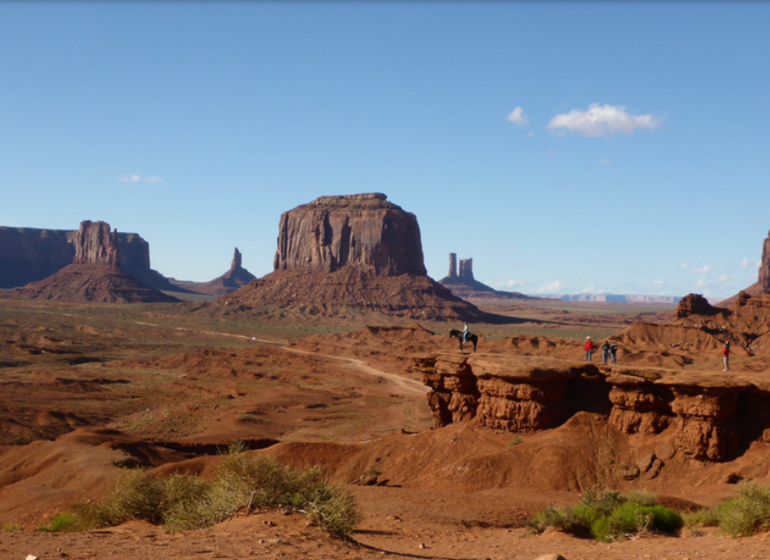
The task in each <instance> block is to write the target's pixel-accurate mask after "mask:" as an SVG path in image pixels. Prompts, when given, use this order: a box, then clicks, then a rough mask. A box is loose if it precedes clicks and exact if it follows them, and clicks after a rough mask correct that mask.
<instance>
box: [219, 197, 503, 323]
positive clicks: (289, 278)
mask: <svg viewBox="0 0 770 560" xmlns="http://www.w3.org/2000/svg"><path fill="white" fill-rule="evenodd" d="M274 265H275V270H274V271H273V272H272V273H271V274H268V275H267V276H265V277H263V278H259V279H257V280H255V281H254V282H252V283H251V284H249V285H247V286H244V287H243V288H241V289H239V290H237V291H235V292H233V293H232V294H228V295H226V296H223V297H221V298H219V299H218V300H217V301H216V304H217V305H225V306H229V310H228V311H227V312H228V313H229V312H234V311H245V312H251V313H259V314H260V315H263V316H271V315H275V316H280V317H286V316H287V315H292V316H296V317H298V318H301V319H302V320H303V321H304V320H308V319H311V320H312V318H314V317H315V318H320V317H324V318H328V317H331V316H334V317H338V318H346V319H348V320H354V321H360V320H366V321H368V320H370V319H371V320H374V318H375V316H379V315H386V316H389V317H402V318H406V319H416V320H452V321H458V322H460V321H467V322H471V323H482V322H485V323H494V322H510V321H512V319H510V318H507V317H500V316H496V315H492V314H489V313H484V312H482V311H481V310H479V309H478V308H477V307H476V306H474V305H472V304H470V303H468V302H466V301H463V300H462V299H460V298H458V297H456V296H455V295H453V294H452V292H450V291H449V290H448V289H447V288H444V287H443V286H441V285H440V284H438V283H437V282H435V281H434V280H432V279H431V278H429V277H428V276H427V275H426V273H425V264H424V262H423V256H422V245H421V242H420V229H419V226H418V224H417V219H416V218H415V216H414V214H411V213H409V212H405V211H404V210H402V209H401V208H400V207H399V206H396V205H395V204H392V203H391V202H388V200H387V198H386V196H385V195H384V194H361V195H349V196H323V197H321V198H319V199H317V200H315V201H313V202H311V203H310V204H305V205H303V206H299V207H297V208H295V209H294V210H291V211H289V212H285V213H284V214H283V215H282V216H281V222H280V226H279V235H278V249H277V251H276V254H275V261H274ZM231 310H232V311H231Z"/></svg>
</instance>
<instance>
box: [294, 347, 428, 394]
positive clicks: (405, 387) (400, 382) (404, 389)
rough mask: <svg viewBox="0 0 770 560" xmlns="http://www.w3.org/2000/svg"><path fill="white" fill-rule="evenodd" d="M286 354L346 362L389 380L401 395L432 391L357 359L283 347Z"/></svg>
mask: <svg viewBox="0 0 770 560" xmlns="http://www.w3.org/2000/svg"><path fill="white" fill-rule="evenodd" d="M281 348H282V349H283V350H285V351H286V352H294V353H295V354H305V355H307V356H315V357H318V358H326V359H329V360H337V361H339V362H344V363H345V364H346V365H347V366H348V367H350V368H352V369H355V370H358V371H360V372H362V373H367V374H369V375H375V376H378V377H383V378H385V379H387V380H388V381H390V382H392V383H393V384H395V385H396V386H397V387H398V388H399V389H401V393H402V394H404V395H425V394H426V393H427V392H428V391H430V389H429V388H428V387H426V386H425V385H423V384H422V383H420V382H418V381H413V380H412V379H407V378H405V377H401V376H400V375H396V374H393V373H387V372H384V371H381V370H378V369H375V368H373V367H371V366H368V365H366V364H365V363H364V362H363V361H361V360H358V359H356V358H343V357H341V356H333V355H331V354H322V353H321V352H311V351H309V350H300V349H299V348H287V347H281Z"/></svg>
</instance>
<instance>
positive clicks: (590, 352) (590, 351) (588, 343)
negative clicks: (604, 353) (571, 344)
mask: <svg viewBox="0 0 770 560" xmlns="http://www.w3.org/2000/svg"><path fill="white" fill-rule="evenodd" d="M583 349H584V350H585V351H586V362H590V361H591V356H592V355H593V351H594V342H593V340H591V337H590V336H587V337H586V343H585V344H584V345H583Z"/></svg>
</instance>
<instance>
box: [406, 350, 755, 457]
mask: <svg viewBox="0 0 770 560" xmlns="http://www.w3.org/2000/svg"><path fill="white" fill-rule="evenodd" d="M415 365H416V367H417V369H418V370H419V371H420V372H422V375H423V382H424V383H425V384H426V385H427V386H428V387H430V388H431V389H432V390H431V392H430V393H428V395H427V398H428V404H429V406H430V408H431V410H432V411H433V416H434V423H435V426H436V427H441V426H446V425H448V424H450V423H452V422H476V423H478V424H480V425H482V426H485V427H487V428H491V429H495V430H506V431H510V432H516V433H521V432H532V431H537V430H543V429H547V428H553V427H556V426H559V425H561V424H563V423H564V422H566V421H567V420H569V418H571V417H572V416H573V415H575V414H577V413H578V412H582V411H585V412H593V413H598V414H602V415H605V416H606V417H607V418H608V422H609V425H610V426H611V427H613V428H615V429H617V430H618V431H619V432H623V433H625V434H647V435H656V434H664V433H665V434H666V435H668V436H672V437H673V441H674V442H675V445H676V447H677V449H678V451H680V452H682V453H684V454H685V455H687V456H690V457H692V458H693V459H697V460H702V461H725V460H729V459H731V458H733V457H735V456H737V455H738V454H740V453H742V452H743V451H745V450H746V449H747V448H748V447H749V445H750V444H751V443H752V442H753V441H757V440H762V441H770V380H767V379H765V378H762V377H761V376H760V375H756V376H753V377H752V376H749V375H732V374H728V373H716V372H686V373H684V372H681V371H673V370H664V369H657V368H633V367H622V366H609V367H608V366H597V365H596V364H591V363H583V362H569V361H563V360H558V359H548V358H542V357H522V356H516V357H509V356H492V355H487V356H480V355H463V354H431V355H427V356H420V357H417V358H415Z"/></svg>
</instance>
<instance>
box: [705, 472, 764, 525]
mask: <svg viewBox="0 0 770 560" xmlns="http://www.w3.org/2000/svg"><path fill="white" fill-rule="evenodd" d="M737 492H738V495H737V496H736V497H735V498H732V499H730V500H727V501H726V502H723V503H721V504H719V505H718V506H717V507H716V516H717V518H718V520H719V527H720V528H721V529H722V530H723V531H724V532H725V533H728V534H729V535H732V536H734V537H736V536H741V535H743V536H746V535H753V534H755V533H757V532H759V531H760V530H762V529H765V528H767V527H768V526H770V487H769V486H759V485H757V484H754V483H741V484H739V485H738V490H737Z"/></svg>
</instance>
